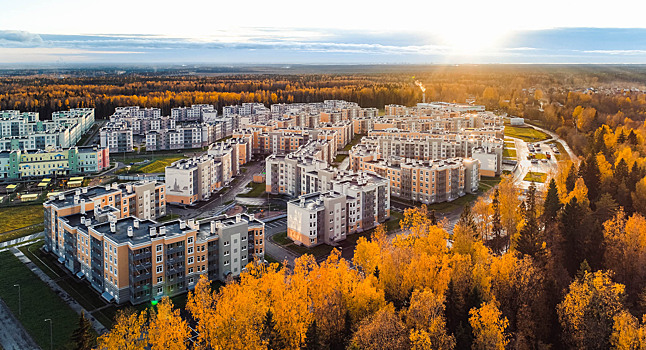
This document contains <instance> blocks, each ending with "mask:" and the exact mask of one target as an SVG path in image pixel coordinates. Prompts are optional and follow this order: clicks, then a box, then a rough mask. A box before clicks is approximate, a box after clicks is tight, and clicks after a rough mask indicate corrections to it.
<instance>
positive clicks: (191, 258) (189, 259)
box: [188, 256, 193, 264]
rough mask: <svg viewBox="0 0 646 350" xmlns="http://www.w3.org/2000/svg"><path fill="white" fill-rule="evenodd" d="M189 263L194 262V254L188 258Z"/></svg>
mask: <svg viewBox="0 0 646 350" xmlns="http://www.w3.org/2000/svg"><path fill="white" fill-rule="evenodd" d="M188 263H189V264H192V263H193V257H192V256H191V257H189V258H188Z"/></svg>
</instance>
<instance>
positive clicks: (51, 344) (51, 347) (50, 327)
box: [44, 318, 54, 350]
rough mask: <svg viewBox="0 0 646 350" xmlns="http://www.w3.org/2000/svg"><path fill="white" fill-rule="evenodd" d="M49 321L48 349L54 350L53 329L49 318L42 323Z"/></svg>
mask: <svg viewBox="0 0 646 350" xmlns="http://www.w3.org/2000/svg"><path fill="white" fill-rule="evenodd" d="M47 321H49V349H50V350H54V331H53V329H54V327H53V324H52V319H51V318H46V319H45V321H44V322H47Z"/></svg>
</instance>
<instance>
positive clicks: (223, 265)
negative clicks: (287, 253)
mask: <svg viewBox="0 0 646 350" xmlns="http://www.w3.org/2000/svg"><path fill="white" fill-rule="evenodd" d="M88 193H89V191H88ZM75 196H76V195H75ZM80 196H81V195H79V197H80ZM66 197H67V195H66V194H63V199H58V198H57V199H52V200H50V201H48V202H46V203H45V213H46V220H51V221H52V222H53V226H54V227H55V229H56V230H58V232H59V233H60V235H61V236H64V237H65V239H64V240H61V241H58V242H55V243H56V244H55V246H54V249H52V246H51V244H52V242H53V241H51V240H50V241H49V242H48V244H47V245H46V247H48V249H49V250H50V251H51V252H53V253H54V254H56V255H57V256H58V261H59V262H60V263H61V264H63V265H64V266H65V268H67V269H68V270H70V271H71V272H72V273H74V274H76V276H77V277H79V278H84V279H87V280H88V281H89V283H90V285H91V286H92V287H93V288H94V289H95V290H96V291H97V292H98V293H100V294H101V296H102V297H103V298H104V299H106V300H107V301H110V302H115V303H118V304H123V303H127V302H130V303H131V304H139V303H144V302H148V301H150V300H158V299H161V298H162V297H164V296H173V295H177V294H181V293H185V292H186V291H188V290H191V289H192V288H193V287H194V286H195V284H196V283H197V281H198V280H199V277H200V275H205V276H207V277H208V278H209V279H212V280H220V281H225V280H227V279H228V278H230V277H235V276H238V275H239V274H240V273H241V272H242V270H243V269H244V267H245V266H246V265H247V263H249V262H252V261H253V260H254V259H255V258H258V259H261V260H264V224H263V223H262V222H259V221H256V220H255V219H254V218H252V217H250V216H246V215H238V216H236V217H227V216H219V217H213V218H208V219H204V220H201V221H199V222H196V221H194V220H188V221H182V220H174V221H170V222H165V223H158V222H156V221H155V220H152V219H141V218H139V217H136V216H132V215H129V216H121V214H120V210H118V209H116V208H115V207H113V206H110V205H106V206H103V207H101V206H94V207H92V206H89V205H88V204H87V203H83V206H82V207H81V208H80V210H77V211H74V210H70V209H71V208H68V209H67V210H65V211H60V210H56V211H55V210H54V208H56V209H58V207H59V206H65V205H64V203H65V202H66V201H67V199H66ZM73 200H76V197H74V199H73ZM52 213H55V215H52ZM47 226H48V225H47V222H46V227H47ZM50 229H51V228H50ZM46 232H47V231H46ZM59 245H60V246H59Z"/></svg>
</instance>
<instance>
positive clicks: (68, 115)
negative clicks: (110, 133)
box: [0, 108, 94, 151]
mask: <svg viewBox="0 0 646 350" xmlns="http://www.w3.org/2000/svg"><path fill="white" fill-rule="evenodd" d="M92 125H94V109H92V108H75V109H70V110H68V111H60V112H54V113H52V120H42V121H41V120H39V114H38V113H35V112H19V111H16V110H8V111H0V150H7V151H9V150H28V151H34V150H42V149H45V148H70V147H73V146H74V145H76V143H77V142H78V141H79V140H80V138H81V136H83V134H85V133H86V132H87V131H88V130H89V129H90V128H91V127H92Z"/></svg>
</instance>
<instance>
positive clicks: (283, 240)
mask: <svg viewBox="0 0 646 350" xmlns="http://www.w3.org/2000/svg"><path fill="white" fill-rule="evenodd" d="M271 239H272V240H274V242H276V243H277V244H280V245H287V244H290V243H292V240H291V239H289V238H287V232H280V233H277V234H275V235H273V236H272V237H271Z"/></svg>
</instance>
